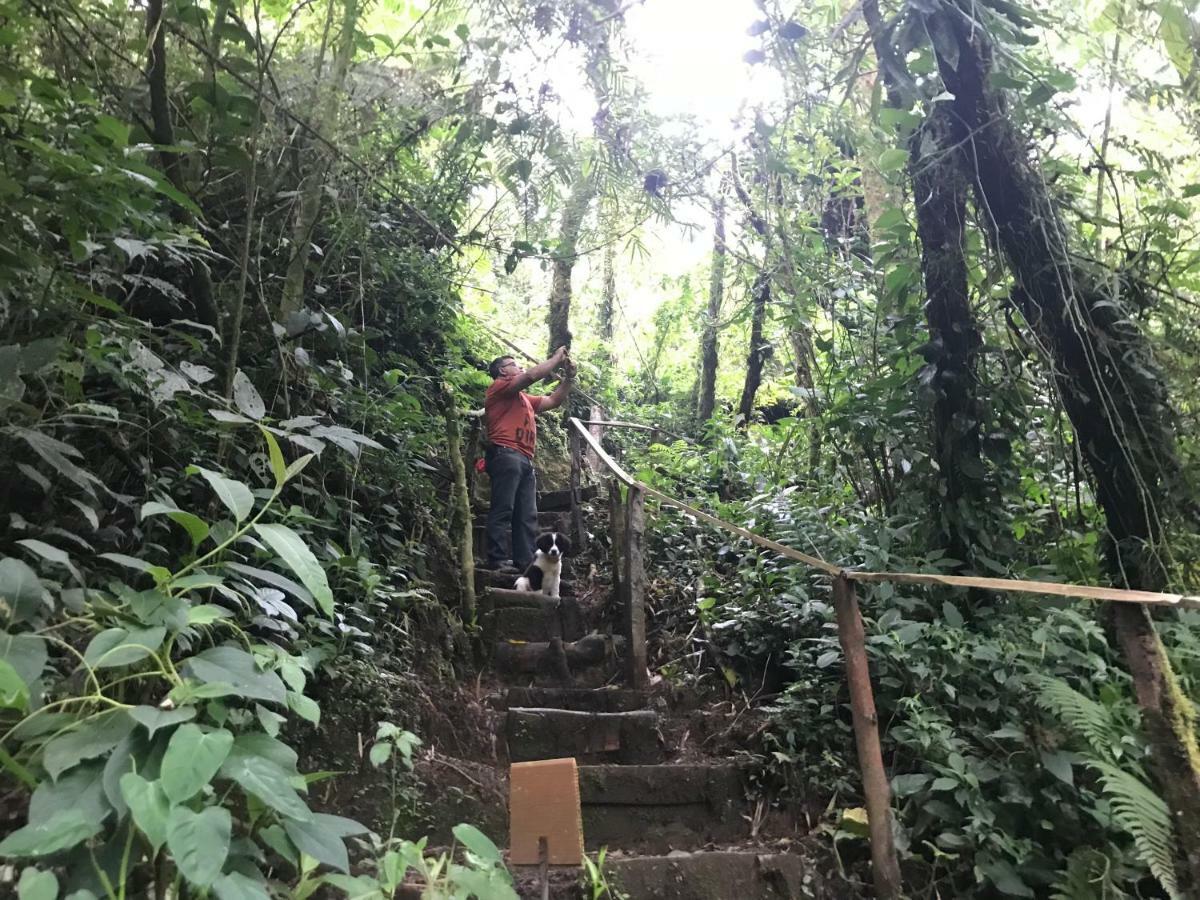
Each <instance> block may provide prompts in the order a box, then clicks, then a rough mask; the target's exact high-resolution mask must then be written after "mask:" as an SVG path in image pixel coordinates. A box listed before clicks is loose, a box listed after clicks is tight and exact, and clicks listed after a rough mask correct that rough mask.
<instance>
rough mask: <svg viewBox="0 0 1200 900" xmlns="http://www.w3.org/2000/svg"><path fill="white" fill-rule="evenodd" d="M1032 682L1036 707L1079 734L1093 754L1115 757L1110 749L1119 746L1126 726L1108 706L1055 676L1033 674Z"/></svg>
mask: <svg viewBox="0 0 1200 900" xmlns="http://www.w3.org/2000/svg"><path fill="white" fill-rule="evenodd" d="M1031 681H1032V683H1033V687H1034V690H1035V691H1036V694H1035V699H1036V701H1037V705H1038V706H1040V707H1041V708H1042V709H1044V710H1046V711H1047V712H1049V713H1050V714H1052V715H1053V716H1055V718H1057V719H1060V720H1061V721H1062V722H1063V723H1064V724H1065V725H1067V727H1069V728H1070V729H1071V731H1073V732H1074V733H1076V734H1077V735H1079V736H1080V737H1082V738H1083V739H1084V740H1085V741H1086V742H1087V744H1088V746H1089V747H1090V748H1091V750H1092V752H1093V753H1094V754H1096V756H1098V757H1100V758H1101V759H1103V760H1107V761H1112V760H1113V759H1114V758H1115V757H1114V754H1113V748H1114V747H1119V746H1120V745H1121V741H1122V739H1123V738H1124V737H1125V733H1126V729H1125V727H1124V726H1123V725H1121V723H1120V722H1118V721H1117V720H1116V719H1115V718H1114V717H1113V714H1112V712H1111V711H1110V710H1109V709H1108V707H1106V706H1104V705H1103V704H1102V703H1097V702H1096V701H1095V700H1093V699H1092V698H1091V697H1085V696H1084V695H1083V694H1081V693H1079V691H1077V690H1075V688H1073V687H1071V686H1070V685H1069V684H1067V683H1066V682H1065V681H1061V680H1059V679H1057V678H1048V677H1042V676H1035V677H1033V678H1032V679H1031Z"/></svg>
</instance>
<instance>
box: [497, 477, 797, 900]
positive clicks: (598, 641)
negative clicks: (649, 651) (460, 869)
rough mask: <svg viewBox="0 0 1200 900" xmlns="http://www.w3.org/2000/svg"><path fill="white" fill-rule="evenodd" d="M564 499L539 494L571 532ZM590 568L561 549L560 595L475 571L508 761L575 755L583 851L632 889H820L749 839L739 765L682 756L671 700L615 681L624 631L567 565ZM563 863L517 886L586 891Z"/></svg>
mask: <svg viewBox="0 0 1200 900" xmlns="http://www.w3.org/2000/svg"><path fill="white" fill-rule="evenodd" d="M565 500H566V498H565V497H561V496H560V497H557V498H556V497H554V496H546V495H542V496H541V497H539V509H542V510H546V511H543V512H540V513H539V516H538V520H539V528H540V529H541V530H550V529H554V530H560V531H564V532H568V533H569V530H568V528H569V514H568V513H566V512H564V511H563V510H562V509H561V505H562V502H563V501H565ZM556 506H557V507H558V508H557V509H556ZM477 528H478V529H479V532H478V533H479V538H480V540H481V541H482V538H483V535H482V528H481V527H480V525H479V524H478V523H477ZM479 546H480V547H482V546H483V545H482V543H480V544H479ZM584 566H586V561H585V560H583V559H578V558H577V559H574V560H570V559H569V560H568V561H567V568H566V571H564V580H563V587H562V594H563V596H562V600H561V603H559V604H557V605H556V604H554V602H553V601H550V600H549V599H548V598H544V597H542V596H540V595H537V594H530V593H523V592H520V591H515V590H512V589H511V586H512V584H513V582H514V580H515V577H514V576H513V575H497V574H496V573H493V572H482V571H481V572H479V575H478V577H479V580H478V584H477V588H478V590H479V592H480V596H481V604H480V609H481V610H482V611H483V616H482V625H483V629H484V636H485V641H487V642H488V644H489V646H491V647H493V648H494V649H493V653H492V659H491V667H492V670H493V673H494V675H495V677H496V679H497V682H498V684H497V689H498V694H497V696H496V698H495V702H496V704H497V705H498V706H499V707H500V709H501V711H502V713H503V715H502V723H503V725H502V727H503V738H504V740H503V745H504V746H505V747H506V749H507V758H508V761H509V762H524V761H529V760H537V759H555V758H562V757H574V758H575V760H576V762H577V764H578V767H579V793H580V802H581V806H582V813H583V832H584V839H585V844H586V847H587V850H588V851H589V852H593V851H596V850H599V849H600V848H602V847H604V848H607V850H608V858H607V860H606V864H605V871H606V873H607V874H608V877H609V879H610V881H611V882H613V883H615V884H616V885H617V886H618V887H619V888H620V889H621V890H623V891H624V892H625V893H626V895H627V896H629V897H630V898H632V900H642V898H663V900H668V898H669V900H767V898H794V897H815V896H820V892H819V891H816V889H815V888H814V887H813V885H812V884H811V883H810V882H811V880H812V879H811V877H810V873H808V872H806V866H805V863H804V860H803V859H802V857H800V856H797V855H792V854H786V853H778V852H771V851H769V850H766V849H764V848H763V847H761V846H755V845H753V844H752V843H751V842H749V840H748V839H749V836H750V825H749V821H748V819H749V816H748V809H747V803H746V800H745V791H744V786H743V779H742V774H741V772H740V771H739V769H738V768H737V766H735V765H734V764H733V763H732V762H730V761H728V760H724V759H716V760H712V759H700V760H688V761H683V760H681V759H679V758H678V754H677V748H675V747H672V746H669V745H668V742H667V741H666V740H665V739H664V736H663V731H664V729H663V728H662V725H663V721H664V718H665V717H669V716H670V715H671V713H672V710H671V704H670V702H669V700H668V698H667V697H665V696H662V695H659V694H656V693H655V692H654V691H650V692H645V693H643V692H638V691H632V690H627V689H622V688H619V687H614V686H612V685H615V684H618V683H620V680H621V674H620V673H621V666H620V658H619V657H620V654H621V650H622V641H621V640H620V639H619V638H617V639H614V638H612V637H610V636H608V635H606V634H603V633H600V632H599V631H598V629H597V625H598V623H597V621H596V619H597V618H598V615H597V614H598V612H599V610H600V608H601V607H602V603H599V602H595V601H594V600H593V602H594V603H595V609H594V610H593V609H588V608H585V607H584V605H583V604H581V601H580V597H579V596H578V594H577V593H576V590H575V588H576V585H575V584H574V583H573V582H572V581H571V580H570V579H568V578H567V577H566V575H568V574H571V573H572V567H574V569H575V570H576V571H581V570H582V569H583V568H584ZM591 593H592V594H595V593H596V591H595V590H593V591H591ZM739 844H740V845H741V846H739ZM517 868H521V867H517ZM568 875H569V873H565V872H557V873H554V875H553V877H551V879H550V892H549V893H548V894H543V889H544V887H543V885H542V882H541V880H540V876H539V875H538V874H537V872H536V870H534V871H527V872H521V873H519V878H518V881H519V884H520V885H523V886H524V887H523V888H522V889H523V890H524V893H523V894H522V896H528V897H543V896H550V897H561V898H564V900H565V898H568V897H570V898H574V897H581V896H583V895H582V894H580V893H578V888H577V887H575V881H576V880H577V879H575V878H573V877H568ZM589 896H590V895H589Z"/></svg>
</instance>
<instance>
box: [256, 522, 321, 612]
mask: <svg viewBox="0 0 1200 900" xmlns="http://www.w3.org/2000/svg"><path fill="white" fill-rule="evenodd" d="M254 527H255V530H256V531H257V532H258V535H259V537H261V538H262V539H263V540H264V541H266V542H267V544H268V545H270V547H271V549H272V550H274V551H275V552H276V553H278V554H279V556H280V558H281V559H282V560H283V561H284V562H285V563H287V565H288V568H290V569H291V570H292V571H293V572H295V573H296V575H297V577H299V579H300V581H301V582H302V583H303V584H304V586H305V587H306V588H308V589H309V591H310V592H312V595H313V597H314V598H315V599H316V601H317V604H318V605H319V606H320V607H321V611H322V612H324V613H325V615H327V616H332V615H333V592H332V591H330V590H329V580H328V579H327V578H326V577H325V570H324V569H322V568H321V564H320V563H319V562H318V561H317V558H316V557H315V556H314V555H313V552H312V551H311V550H309V549H308V545H307V544H305V543H304V541H303V540H302V539H301V537H300V535H298V534H296V532H294V531H292V529H290V528H288V527H287V526H286V525H256V526H254Z"/></svg>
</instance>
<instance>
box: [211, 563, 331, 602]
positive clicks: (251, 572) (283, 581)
mask: <svg viewBox="0 0 1200 900" xmlns="http://www.w3.org/2000/svg"><path fill="white" fill-rule="evenodd" d="M226 565H227V567H228V568H230V569H233V571H235V572H238V573H240V574H242V575H248V576H250V577H251V578H254V579H257V580H258V581H265V582H266V583H267V584H269V585H271V586H272V587H277V588H279V589H280V590H281V591H286V592H287V593H289V594H291V595H292V596H293V597H295V598H296V599H297V600H299V601H300V602H302V603H304V604H306V605H307V606H310V607H315V606H316V601H315V600H313V595H312V593H311V592H310V591H309V590H308V588H306V587H301V586H300V585H298V584H297V583H296V582H294V581H292V579H290V578H288V577H287V576H285V575H280V574H279V573H278V572H272V571H271V570H270V569H258V568H255V567H254V566H247V565H244V564H243V563H236V562H231V563H227V564H226Z"/></svg>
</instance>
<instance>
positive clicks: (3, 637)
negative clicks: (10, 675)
mask: <svg viewBox="0 0 1200 900" xmlns="http://www.w3.org/2000/svg"><path fill="white" fill-rule="evenodd" d="M0 659H2V660H4V661H5V662H6V663H8V664H9V665H10V666H12V667H13V669H15V670H16V673H17V675H19V676H20V677H21V680H22V681H23V682H25V684H27V685H32V684H33V683H34V682H35V681H37V680H38V679H39V678H41V677H42V670H43V669H45V668H46V661H47V660H48V659H49V654H47V652H46V641H45V640H44V639H43V638H40V637H38V636H37V635H34V634H7V633H6V632H3V631H0Z"/></svg>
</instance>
